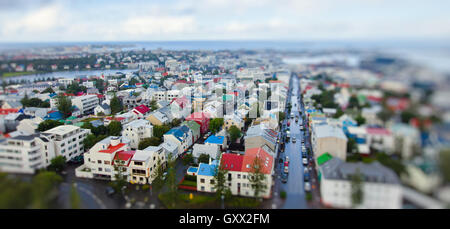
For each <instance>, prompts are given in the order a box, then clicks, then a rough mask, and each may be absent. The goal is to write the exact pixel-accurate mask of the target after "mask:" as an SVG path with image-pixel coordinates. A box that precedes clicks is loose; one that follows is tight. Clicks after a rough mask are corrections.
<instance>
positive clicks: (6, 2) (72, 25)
mask: <svg viewBox="0 0 450 229" xmlns="http://www.w3.org/2000/svg"><path fill="white" fill-rule="evenodd" d="M449 12H450V1H448V0H426V1H424V0H276V1H270V0H181V1H178V0H165V1H149V0H146V1H139V0H127V1H116V0H98V1H92V0H89V1H87V0H86V1H85V0H61V1H57V0H0V42H51V41H165V40H295V41H303V40H380V39H381V40H385V39H400V40H401V39H420V40H423V39H425V40H426V39H449V38H450V16H449Z"/></svg>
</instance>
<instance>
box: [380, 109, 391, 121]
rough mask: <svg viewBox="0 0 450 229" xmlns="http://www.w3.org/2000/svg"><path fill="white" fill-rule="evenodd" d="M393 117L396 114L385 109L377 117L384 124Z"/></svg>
mask: <svg viewBox="0 0 450 229" xmlns="http://www.w3.org/2000/svg"><path fill="white" fill-rule="evenodd" d="M393 115H394V113H393V112H392V111H391V110H389V109H387V108H383V110H382V111H380V112H379V113H378V114H377V117H378V118H379V119H380V120H381V121H383V123H386V122H387V121H388V120H389V119H391V118H392V116H393Z"/></svg>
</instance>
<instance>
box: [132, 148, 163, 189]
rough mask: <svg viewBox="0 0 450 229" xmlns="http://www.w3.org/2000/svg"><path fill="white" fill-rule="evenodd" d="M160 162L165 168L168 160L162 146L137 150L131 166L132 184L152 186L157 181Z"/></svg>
mask: <svg viewBox="0 0 450 229" xmlns="http://www.w3.org/2000/svg"><path fill="white" fill-rule="evenodd" d="M158 160H159V163H160V164H161V166H163V167H164V166H165V163H166V160H167V159H166V154H165V151H164V148H163V147H161V146H156V147H155V146H149V147H147V148H145V149H144V150H137V151H136V153H135V154H134V156H133V158H132V159H131V163H130V166H129V170H130V180H131V181H130V182H132V183H138V184H147V183H148V184H151V183H152V181H153V180H154V179H155V174H156V171H157V168H158Z"/></svg>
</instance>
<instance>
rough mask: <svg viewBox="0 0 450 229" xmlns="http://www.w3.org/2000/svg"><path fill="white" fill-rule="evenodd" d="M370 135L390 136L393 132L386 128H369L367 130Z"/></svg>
mask: <svg viewBox="0 0 450 229" xmlns="http://www.w3.org/2000/svg"><path fill="white" fill-rule="evenodd" d="M366 131H367V133H368V134H374V135H390V134H391V132H390V131H389V130H388V129H384V128H367V129H366Z"/></svg>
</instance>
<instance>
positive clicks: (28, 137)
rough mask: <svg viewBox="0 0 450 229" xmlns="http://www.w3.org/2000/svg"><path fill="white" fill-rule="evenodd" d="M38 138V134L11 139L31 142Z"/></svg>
mask: <svg viewBox="0 0 450 229" xmlns="http://www.w3.org/2000/svg"><path fill="white" fill-rule="evenodd" d="M38 136H39V134H30V135H18V136H15V137H12V138H11V139H14V140H24V141H31V140H33V139H34V138H35V137H38Z"/></svg>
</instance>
